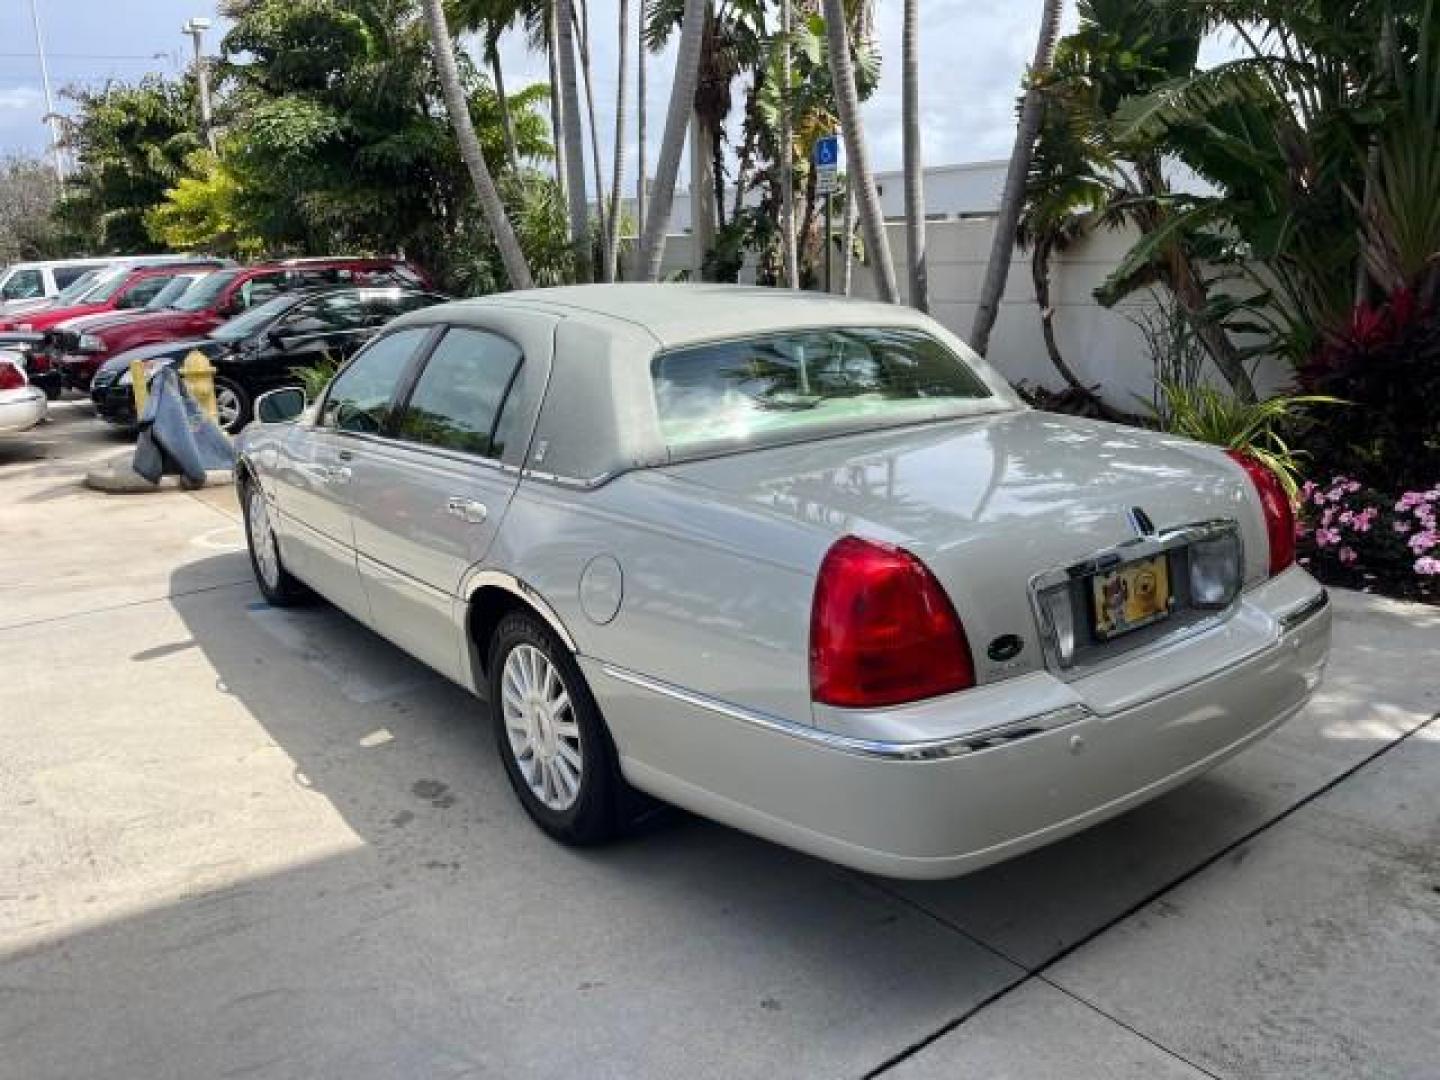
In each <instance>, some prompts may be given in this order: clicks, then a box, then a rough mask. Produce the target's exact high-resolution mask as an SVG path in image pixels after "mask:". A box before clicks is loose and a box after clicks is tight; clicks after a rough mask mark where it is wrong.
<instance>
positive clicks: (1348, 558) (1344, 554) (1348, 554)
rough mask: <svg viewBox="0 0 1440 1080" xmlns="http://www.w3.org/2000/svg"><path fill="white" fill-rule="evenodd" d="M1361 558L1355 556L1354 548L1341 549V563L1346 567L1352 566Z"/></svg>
mask: <svg viewBox="0 0 1440 1080" xmlns="http://www.w3.org/2000/svg"><path fill="white" fill-rule="evenodd" d="M1359 558H1360V556H1359V555H1356V554H1355V549H1354V548H1352V547H1342V548H1341V549H1340V561H1341V562H1342V563H1344V564H1345V565H1346V566H1350V565H1352V564H1353V563H1354V562H1355V561H1356V560H1357V559H1359Z"/></svg>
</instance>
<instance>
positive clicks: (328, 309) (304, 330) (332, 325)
mask: <svg viewBox="0 0 1440 1080" xmlns="http://www.w3.org/2000/svg"><path fill="white" fill-rule="evenodd" d="M281 325H282V326H283V327H284V328H285V329H286V330H289V331H291V332H292V333H297V334H336V333H343V332H344V331H347V330H358V329H360V328H361V327H362V326H364V325H365V309H364V306H363V305H362V304H361V300H360V294H359V293H335V294H333V295H331V296H321V297H318V298H316V299H314V300H307V301H306V302H305V303H303V304H301V305H300V306H299V307H297V308H296V309H295V310H294V312H292V313H291V314H289V315H287V316H286V317H285V319H284V321H283V322H282V323H281Z"/></svg>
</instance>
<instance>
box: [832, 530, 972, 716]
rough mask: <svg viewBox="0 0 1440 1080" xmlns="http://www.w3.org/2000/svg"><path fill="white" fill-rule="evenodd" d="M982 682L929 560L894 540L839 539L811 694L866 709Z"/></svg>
mask: <svg viewBox="0 0 1440 1080" xmlns="http://www.w3.org/2000/svg"><path fill="white" fill-rule="evenodd" d="M974 685H975V665H974V663H973V661H972V660H971V658H970V643H969V642H968V641H967V640H966V639H965V628H964V627H963V626H961V625H960V619H959V617H958V616H957V615H956V614H955V609H954V608H953V607H952V606H951V605H950V599H949V597H947V596H946V595H945V590H944V589H942V588H941V587H940V583H939V582H938V581H936V580H935V575H933V574H932V573H930V571H929V570H928V569H926V567H925V564H924V563H922V562H921V561H920V560H919V559H917V558H916V557H915V556H914V555H911V554H910V552H908V551H906V550H905V549H904V548H898V547H893V546H891V545H890V544H881V543H877V542H875V541H873V540H861V539H860V538H858V537H855V536H846V537H843V538H842V539H840V540H838V541H836V543H835V545H834V546H833V547H832V548H831V549H830V550H829V551H828V552H827V553H826V555H825V559H824V561H823V562H822V563H821V564H820V575H819V577H818V578H817V579H816V582H815V602H814V605H813V606H812V607H811V609H810V692H811V696H812V697H813V698H814V699H815V700H816V701H817V702H820V703H821V704H823V705H839V706H843V707H846V708H865V707H869V706H878V705H899V704H901V703H902V702H907V701H918V700H920V699H921V698H928V697H935V696H936V695H937V694H949V693H952V692H954V691H956V690H964V689H967V688H968V687H971V686H974Z"/></svg>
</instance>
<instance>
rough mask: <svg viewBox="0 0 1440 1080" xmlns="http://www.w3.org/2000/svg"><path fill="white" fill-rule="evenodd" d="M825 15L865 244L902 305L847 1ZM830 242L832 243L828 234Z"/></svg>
mask: <svg viewBox="0 0 1440 1080" xmlns="http://www.w3.org/2000/svg"><path fill="white" fill-rule="evenodd" d="M824 15H825V36H826V40H827V41H828V42H829V46H830V72H831V81H832V82H833V83H834V88H835V105H836V108H837V109H838V111H839V113H840V126H841V130H843V131H844V133H845V159H846V160H845V165H846V172H847V173H848V174H849V176H850V182H851V184H852V185H853V186H854V187H855V189H856V192H855V194H856V197H857V199H858V201H859V207H860V221H861V223H862V224H863V225H864V228H865V247H866V250H867V253H868V254H869V256H870V259H871V263H872V265H874V267H875V269H876V274H877V277H878V285H879V289H880V298H881V299H882V300H885V301H886V302H887V303H891V304H898V303H899V302H900V292H899V290H898V289H897V288H896V285H895V264H894V262H893V261H892V260H891V258H890V241H889V238H888V237H886V235H885V218H884V215H883V214H882V213H881V211H880V193H879V192H878V191H877V190H876V189H875V176H874V174H873V173H872V172H871V171H870V155H869V151H868V150H867V149H866V146H865V128H864V125H863V124H862V122H861V119H860V97H859V93H858V91H857V90H856V89H855V69H854V66H853V65H852V63H851V58H850V35H849V33H848V32H847V31H846V26H845V0H824ZM826 242H827V243H828V242H829V238H828V237H827V238H826ZM826 285H827V286H828V285H829V282H826Z"/></svg>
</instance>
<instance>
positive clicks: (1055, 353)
mask: <svg viewBox="0 0 1440 1080" xmlns="http://www.w3.org/2000/svg"><path fill="white" fill-rule="evenodd" d="M1053 250H1054V249H1053V248H1052V246H1051V244H1050V242H1049V241H1048V240H1042V239H1037V240H1036V241H1035V249H1034V250H1033V251H1032V252H1031V253H1030V280H1031V281H1032V282H1034V284H1035V303H1036V304H1037V305H1038V306H1039V308H1040V330H1041V333H1043V334H1044V336H1045V351H1046V352H1047V353H1049V354H1050V363H1052V364H1054V365H1055V370H1056V371H1058V372H1059V373H1060V377H1061V378H1062V379H1064V380H1065V382H1066V384H1067V385H1068V386H1070V387H1071V388H1072V389H1073V390H1076V391H1078V392H1079V393H1081V394H1083V395H1084V396H1085V397H1087V398H1089V399H1090V400H1091V401H1093V402H1094V403H1095V405H1096V407H1097V408H1098V409H1099V410H1100V414H1101V415H1102V416H1104V417H1105V418H1106V419H1107V420H1108V419H1115V414H1114V412H1113V411H1112V410H1111V409H1110V408H1109V407H1107V406H1106V405H1105V403H1104V402H1103V401H1101V400H1100V398H1099V397H1098V396H1097V395H1096V393H1095V391H1093V390H1091V389H1090V387H1088V386H1086V385H1085V384H1084V383H1082V382H1081V381H1080V378H1079V376H1077V375H1076V374H1075V372H1074V371H1073V370H1072V369H1071V367H1070V365H1069V364H1067V363H1066V362H1065V357H1063V356H1061V355H1060V346H1059V345H1058V344H1057V343H1056V341H1055V308H1054V305H1052V304H1051V303H1050V256H1051V254H1052V253H1053Z"/></svg>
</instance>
